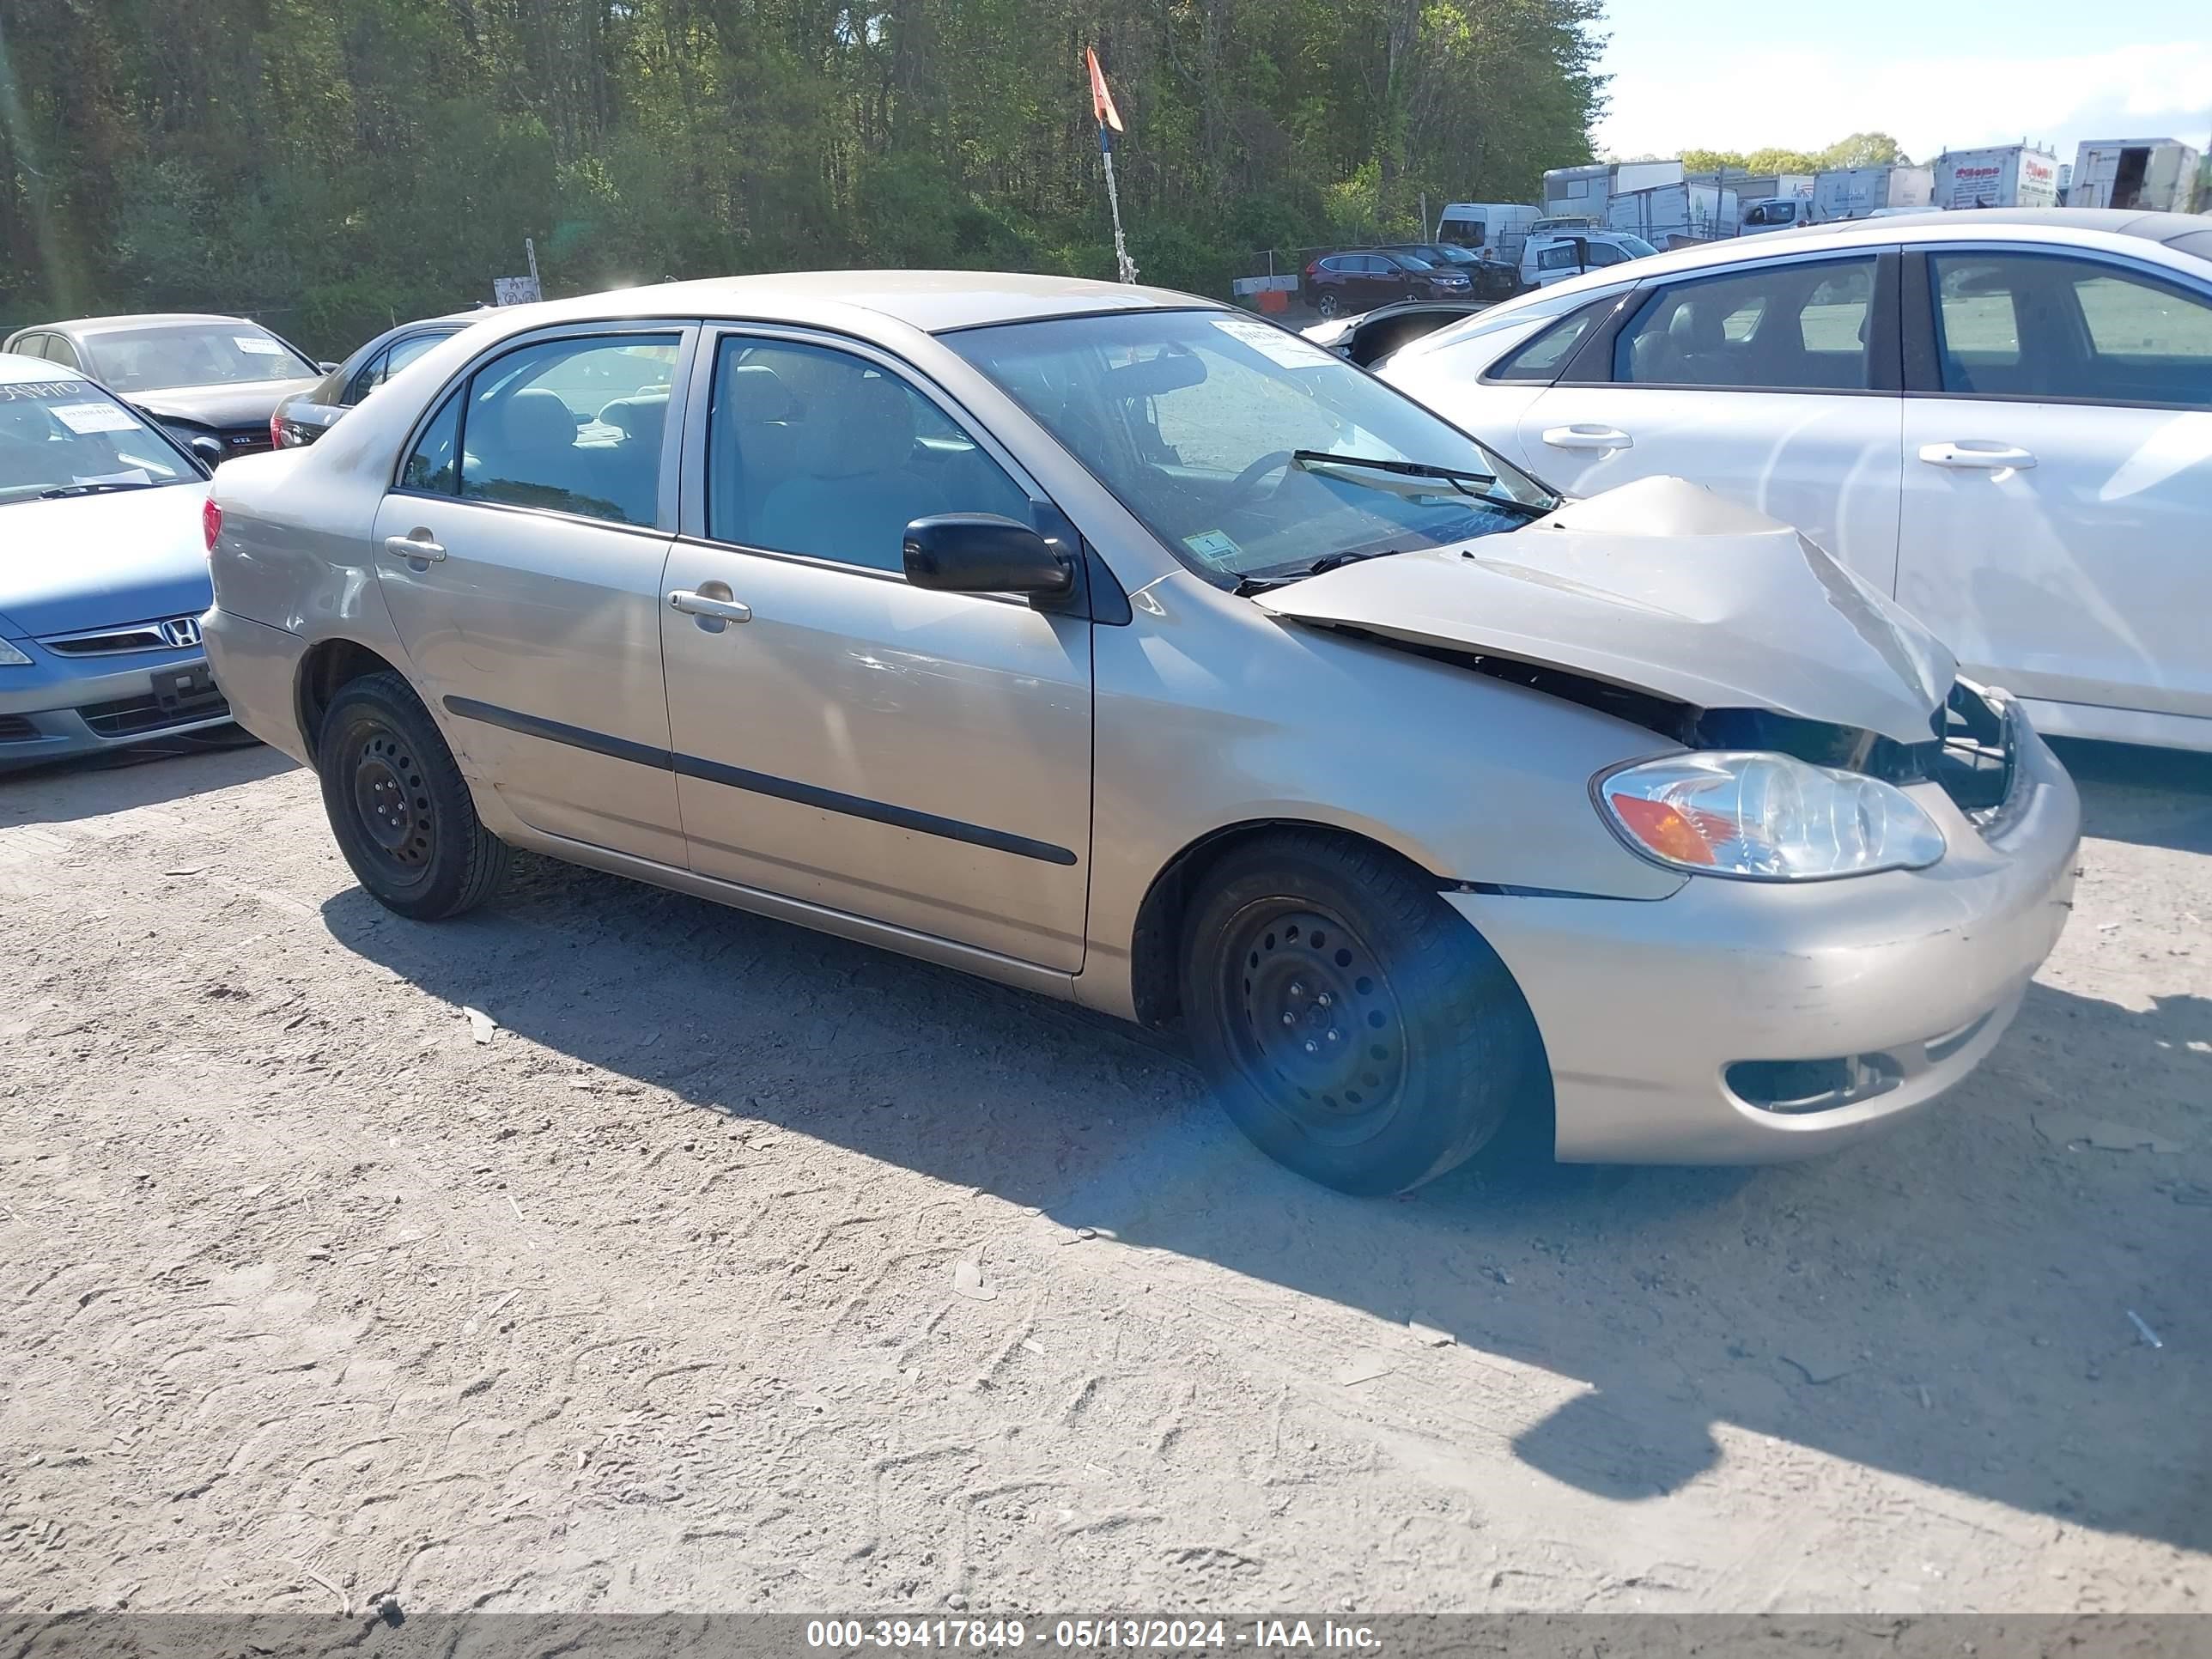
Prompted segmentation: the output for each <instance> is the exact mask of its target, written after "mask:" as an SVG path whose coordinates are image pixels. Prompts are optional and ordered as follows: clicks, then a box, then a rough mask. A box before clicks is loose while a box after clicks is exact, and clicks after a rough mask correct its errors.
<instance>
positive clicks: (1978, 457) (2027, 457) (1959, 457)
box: [1920, 439, 2035, 472]
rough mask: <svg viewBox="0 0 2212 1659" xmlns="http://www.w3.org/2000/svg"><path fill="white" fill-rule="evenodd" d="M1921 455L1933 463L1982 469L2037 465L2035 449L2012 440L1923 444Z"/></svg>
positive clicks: (1990, 470)
mask: <svg viewBox="0 0 2212 1659" xmlns="http://www.w3.org/2000/svg"><path fill="white" fill-rule="evenodd" d="M1920 459H1922V460H1923V461H1925V462H1927V463H1928V465H1930V466H1954V467H1971V468H1972V469H1974V470H1976V471H1982V472H2002V471H2005V470H2006V469H2008V468H2009V467H2020V466H2033V465H2035V456H2034V454H2033V453H2032V452H2031V451H2028V450H2025V449H2021V448H2018V447H2015V446H2014V445H2011V444H1982V443H1977V442H1976V441H1973V440H1972V439H1968V440H1966V441H1964V442H1961V443H1943V444H1923V445H1921V446H1920Z"/></svg>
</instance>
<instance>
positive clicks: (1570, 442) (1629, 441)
mask: <svg viewBox="0 0 2212 1659" xmlns="http://www.w3.org/2000/svg"><path fill="white" fill-rule="evenodd" d="M1544 441H1545V442H1546V443H1547V444H1549V445H1551V447H1553V448H1554V449H1628V448H1631V447H1633V446H1634V445H1635V442H1636V440H1635V439H1633V438H1632V437H1630V436H1629V435H1627V434H1626V432H1623V431H1621V430H1620V428H1618V427H1611V426H1547V427H1546V428H1544Z"/></svg>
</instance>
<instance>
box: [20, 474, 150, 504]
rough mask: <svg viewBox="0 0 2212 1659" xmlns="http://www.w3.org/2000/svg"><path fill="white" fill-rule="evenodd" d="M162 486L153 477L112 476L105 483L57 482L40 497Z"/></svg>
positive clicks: (61, 498) (57, 498)
mask: <svg viewBox="0 0 2212 1659" xmlns="http://www.w3.org/2000/svg"><path fill="white" fill-rule="evenodd" d="M160 488H161V485H159V484H157V483H154V482H153V481H152V480H151V479H149V480H147V481H146V482H145V483H140V482H139V481H138V480H137V479H136V478H133V479H130V480H128V481H125V480H122V479H114V478H111V479H109V480H108V481H107V482H106V483H74V484H56V485H55V486H54V487H53V488H52V489H41V490H40V492H39V499H40V501H65V500H67V499H68V498H69V497H70V496H71V495H106V494H108V493H109V492H110V491H112V490H117V489H160Z"/></svg>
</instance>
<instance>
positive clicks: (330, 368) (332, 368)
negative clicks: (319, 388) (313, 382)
mask: <svg viewBox="0 0 2212 1659" xmlns="http://www.w3.org/2000/svg"><path fill="white" fill-rule="evenodd" d="M315 367H316V368H319V369H321V370H322V371H323V373H324V374H337V372H338V366H337V364H336V363H317V364H316V365H315Z"/></svg>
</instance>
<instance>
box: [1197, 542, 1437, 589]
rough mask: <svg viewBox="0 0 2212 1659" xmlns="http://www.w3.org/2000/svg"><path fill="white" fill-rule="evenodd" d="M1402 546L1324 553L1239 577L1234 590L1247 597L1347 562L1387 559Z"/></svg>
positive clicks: (1318, 573) (1302, 579)
mask: <svg viewBox="0 0 2212 1659" xmlns="http://www.w3.org/2000/svg"><path fill="white" fill-rule="evenodd" d="M1404 551H1405V549H1404V548H1402V547H1368V548H1353V549H1352V550H1350V551H1348V552H1344V553H1324V554H1322V556H1321V557H1319V558H1317V559H1316V560H1315V561H1314V562H1312V563H1311V564H1304V565H1300V566H1299V567H1298V568H1297V569H1295V570H1278V571H1275V572H1273V574H1255V575H1250V576H1244V577H1241V578H1240V579H1239V580H1237V586H1236V588H1235V590H1234V591H1235V592H1236V593H1237V596H1238V597H1239V598H1242V599H1249V598H1250V597H1251V596H1252V595H1253V594H1255V593H1265V592H1267V591H1268V590H1269V589H1270V588H1276V587H1284V586H1288V585H1289V584H1290V583H1291V582H1296V581H1304V580H1305V579H1306V578H1307V577H1308V576H1318V575H1320V574H1322V572H1323V571H1325V570H1334V569H1337V568H1340V567H1341V566H1344V565H1347V564H1358V562H1360V561H1361V560H1363V559H1387V558H1389V556H1391V555H1392V554H1394V553H1403V552H1404Z"/></svg>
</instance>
